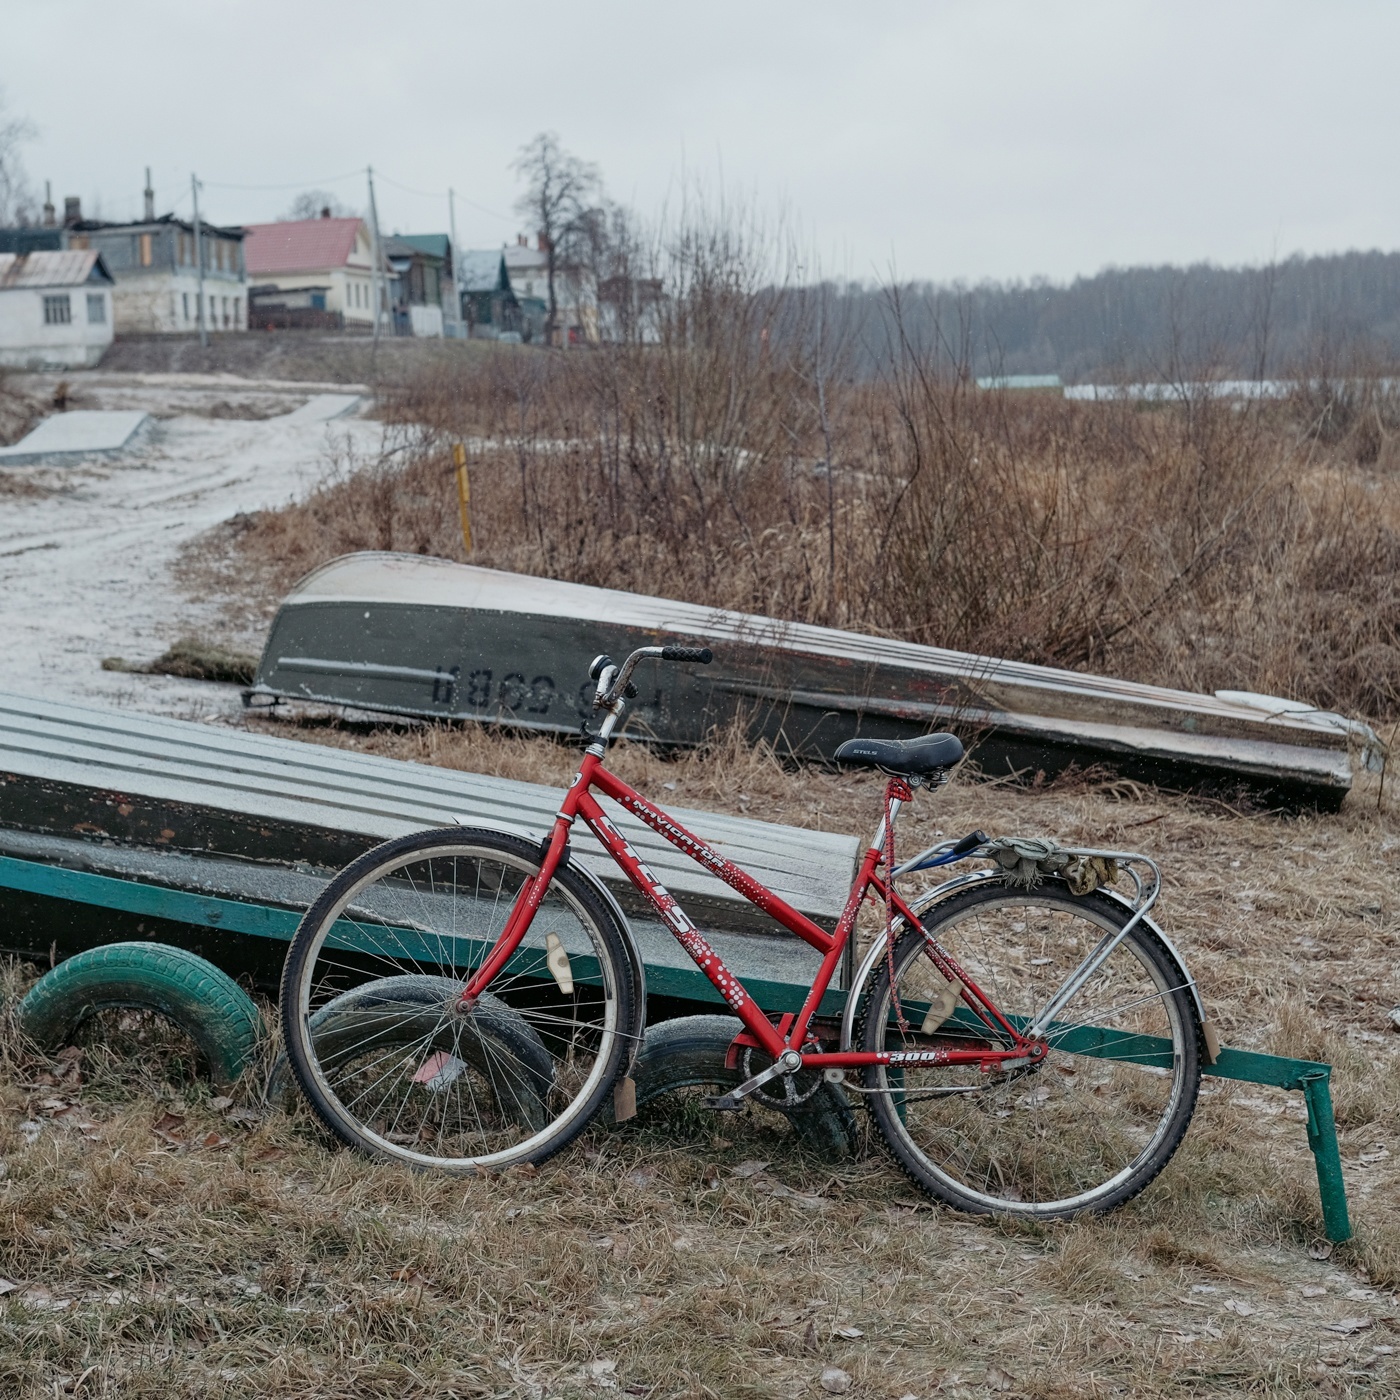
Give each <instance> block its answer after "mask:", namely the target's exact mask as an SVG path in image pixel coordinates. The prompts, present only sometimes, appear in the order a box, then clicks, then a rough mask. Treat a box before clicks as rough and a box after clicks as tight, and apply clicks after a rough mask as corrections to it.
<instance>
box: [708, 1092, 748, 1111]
mask: <svg viewBox="0 0 1400 1400" xmlns="http://www.w3.org/2000/svg"><path fill="white" fill-rule="evenodd" d="M705 1103H706V1104H707V1105H708V1106H709V1107H710V1108H712V1109H714V1111H715V1112H716V1113H738V1111H739V1110H740V1109H741V1108H743V1106H744V1101H743V1099H741V1098H739V1097H737V1096H736V1095H734V1094H713V1095H712V1094H706V1095H705Z"/></svg>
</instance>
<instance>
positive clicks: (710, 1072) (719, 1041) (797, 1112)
mask: <svg viewBox="0 0 1400 1400" xmlns="http://www.w3.org/2000/svg"><path fill="white" fill-rule="evenodd" d="M743 1029H744V1025H743V1022H742V1021H740V1020H739V1019H738V1018H737V1017H735V1016H681V1017H679V1018H678V1019H676V1020H674V1021H661V1022H659V1023H658V1024H656V1025H654V1026H648V1027H647V1032H646V1039H645V1041H644V1042H643V1043H642V1048H641V1050H640V1052H639V1053H638V1055H637V1059H636V1063H635V1064H634V1065H633V1067H632V1078H633V1081H634V1082H635V1083H636V1086H637V1107H638V1108H639V1109H641V1108H644V1107H645V1106H646V1105H647V1104H649V1103H653V1102H655V1101H656V1100H657V1099H659V1098H661V1097H662V1095H664V1094H671V1093H675V1092H676V1091H677V1090H680V1089H707V1090H710V1091H712V1092H715V1093H725V1092H726V1091H728V1090H729V1089H732V1088H734V1087H735V1086H736V1085H737V1084H740V1083H741V1082H742V1081H743V1078H744V1076H743V1073H742V1072H741V1071H740V1070H739V1069H737V1068H736V1069H726V1068H725V1064H724V1061H725V1056H726V1055H727V1054H728V1053H729V1047H730V1045H731V1044H732V1043H733V1040H734V1037H735V1036H736V1035H738V1034H739V1033H740V1032H741V1031H742V1030H743ZM751 1102H762V1101H759V1100H752V1101H751ZM762 1106H764V1107H770V1108H772V1105H769V1104H767V1103H763V1105H762ZM772 1111H774V1112H782V1113H783V1116H784V1117H785V1118H786V1119H787V1120H788V1122H789V1123H790V1124H791V1125H792V1130H793V1135H794V1136H795V1137H796V1138H797V1141H798V1142H799V1143H801V1144H802V1146H803V1147H805V1148H806V1149H807V1150H808V1151H811V1152H815V1153H818V1154H819V1155H821V1156H823V1157H827V1158H831V1159H833V1160H838V1159H840V1158H843V1157H849V1156H851V1155H853V1154H854V1152H855V1150H856V1145H857V1131H858V1130H857V1126H856V1120H855V1115H854V1114H853V1113H852V1112H851V1108H850V1105H849V1104H848V1103H847V1101H846V1096H845V1094H843V1093H842V1092H841V1089H840V1088H839V1087H838V1086H837V1085H834V1084H822V1085H821V1086H820V1087H819V1088H818V1089H817V1090H816V1092H815V1093H813V1094H812V1096H811V1097H810V1098H808V1099H806V1100H805V1101H804V1102H803V1103H801V1104H799V1105H797V1106H796V1107H795V1108H794V1109H792V1110H791V1111H784V1110H781V1109H777V1108H773V1109H772Z"/></svg>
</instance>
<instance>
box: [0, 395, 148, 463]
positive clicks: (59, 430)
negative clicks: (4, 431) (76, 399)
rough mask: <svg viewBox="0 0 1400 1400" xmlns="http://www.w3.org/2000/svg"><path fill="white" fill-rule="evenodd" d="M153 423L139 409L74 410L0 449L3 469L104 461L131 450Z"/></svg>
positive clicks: (57, 414) (46, 419) (45, 420)
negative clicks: (116, 453) (94, 459)
mask: <svg viewBox="0 0 1400 1400" xmlns="http://www.w3.org/2000/svg"><path fill="white" fill-rule="evenodd" d="M150 422H151V415H150V414H149V413H142V412H141V411H140V410H138V409H130V410H123V411H119V412H105V411H102V410H98V409H75V410H74V411H73V412H71V413H56V414H54V416H53V417H52V418H45V419H44V421H43V422H42V423H40V424H39V426H38V427H37V428H35V429H34V431H33V432H32V433H30V434H28V436H26V437H23V438H21V439H20V440H19V441H18V442H17V443H15V444H14V446H13V447H0V466H25V465H30V464H34V465H43V466H61V465H63V464H64V463H65V462H69V461H78V460H79V459H80V458H83V457H99V456H100V457H105V456H110V455H111V454H112V453H115V452H121V451H123V450H124V449H125V448H128V447H130V446H131V445H132V444H133V443H134V442H135V440H136V438H137V435H138V434H140V433H141V432H142V431H143V430H144V429H145V428H146V427H147V426H148V425H149V424H150Z"/></svg>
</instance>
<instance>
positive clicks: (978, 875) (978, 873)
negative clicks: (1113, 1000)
mask: <svg viewBox="0 0 1400 1400" xmlns="http://www.w3.org/2000/svg"><path fill="white" fill-rule="evenodd" d="M1001 875H1002V872H1001V871H1000V870H974V871H972V872H970V873H969V874H966V875H957V876H955V877H954V878H953V879H951V880H945V881H944V882H943V883H942V884H941V885H936V886H935V887H934V888H933V889H931V890H929V891H927V893H925V894H922V895H920V896H919V898H918V899H917V900H915V901H914V903H912V904H911V905H910V906H909V907H910V908H911V909H912V910H913V911H914V913H916V914H919V915H922V914H923V912H924V911H925V910H926V909H929V908H932V906H933V905H935V904H937V903H938V902H939V900H941V899H943V898H945V897H946V896H948V895H950V894H953V893H955V892H956V891H957V890H961V889H966V888H967V886H969V885H972V884H976V883H978V882H979V881H981V880H994V879H999V878H1000V877H1001ZM1099 893H1101V894H1104V895H1107V896H1108V898H1109V899H1112V900H1113V901H1114V902H1115V903H1117V904H1120V905H1121V906H1122V907H1123V908H1124V909H1127V910H1131V909H1132V907H1133V903H1132V900H1130V899H1127V898H1125V897H1124V896H1123V895H1121V894H1119V893H1118V892H1117V891H1116V890H1112V889H1107V888H1105V887H1103V886H1100V888H1099ZM1139 922H1140V923H1141V924H1142V925H1143V926H1144V927H1146V928H1149V929H1151V930H1152V932H1153V933H1154V934H1156V936H1157V938H1158V939H1159V940H1160V942H1161V944H1162V947H1163V948H1164V949H1165V950H1166V952H1167V954H1168V956H1169V957H1170V958H1171V960H1172V962H1173V963H1174V964H1175V966H1176V969H1177V974H1178V976H1179V977H1180V978H1181V983H1182V985H1183V986H1184V987H1186V988H1188V989H1189V991H1190V993H1191V1000H1192V1002H1193V1003H1194V1005H1195V1007H1196V1014H1197V1016H1199V1017H1200V1018H1201V1024H1202V1025H1205V1024H1206V1023H1207V1022H1208V1021H1209V1020H1210V1017H1209V1016H1207V1015H1206V1006H1205V1002H1204V1001H1203V1000H1202V999H1201V989H1200V988H1199V987H1198V986H1197V985H1196V979H1195V978H1194V977H1193V976H1192V975H1191V972H1190V970H1189V969H1188V968H1187V966H1186V959H1185V958H1183V957H1182V956H1181V953H1180V952H1179V951H1178V950H1177V947H1176V945H1175V944H1174V943H1173V942H1172V941H1171V939H1170V938H1168V937H1167V935H1166V934H1165V933H1163V932H1162V928H1161V925H1160V924H1158V923H1157V921H1156V920H1155V919H1153V918H1151V917H1144V918H1143V919H1141V920H1140V921H1139ZM903 923H904V921H903V919H900V920H898V921H897V922H896V924H895V936H896V937H898V936H899V932H900V931H901V929H902V927H903ZM884 955H885V940H884V939H883V938H876V939H875V940H874V942H872V943H871V945H870V947H869V948H867V949H866V952H865V956H864V957H863V958H862V959H861V961H860V966H859V967H857V968H856V972H855V976H854V977H852V978H851V989H850V991H849V992H848V993H847V994H846V1006H845V1009H844V1010H843V1011H842V1013H841V1049H842V1051H849V1050H850V1049H851V1048H852V1046H851V1042H852V1041H853V1040H854V1038H855V1018H856V1011H857V1009H858V1008H859V1006H860V1001H861V997H862V996H863V994H864V992H865V984H866V982H867V981H869V979H870V975H871V973H872V972H873V971H874V970H875V966H876V964H877V963H878V962H879V961H880V960H881V958H883V957H884Z"/></svg>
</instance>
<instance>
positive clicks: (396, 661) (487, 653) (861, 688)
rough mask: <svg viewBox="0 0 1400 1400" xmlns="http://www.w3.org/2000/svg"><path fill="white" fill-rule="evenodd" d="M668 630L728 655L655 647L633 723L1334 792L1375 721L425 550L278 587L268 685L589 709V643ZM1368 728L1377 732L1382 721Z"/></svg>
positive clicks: (809, 746) (257, 687)
mask: <svg viewBox="0 0 1400 1400" xmlns="http://www.w3.org/2000/svg"><path fill="white" fill-rule="evenodd" d="M658 642H679V643H689V644H692V645H707V646H710V647H711V648H713V649H714V651H715V664H714V665H712V666H710V667H708V668H702V667H696V666H684V665H681V666H666V667H656V668H653V669H650V670H648V671H646V672H644V673H640V674H639V675H638V677H637V680H638V683H639V685H640V686H641V689H642V694H641V696H640V698H639V701H638V703H637V705H636V706H635V708H634V711H633V714H632V716H631V719H630V721H629V732H630V733H632V734H634V735H638V734H644V735H650V736H652V737H654V738H656V739H657V740H659V741H661V742H664V743H669V744H682V745H685V744H695V743H698V742H700V741H701V740H702V739H703V738H704V736H705V734H706V733H707V731H709V730H710V729H711V727H712V726H714V725H716V724H723V723H727V722H729V721H732V720H733V719H734V718H735V717H736V716H737V717H742V718H743V720H744V721H745V723H746V725H747V727H748V730H749V732H750V734H751V735H752V736H753V737H755V738H758V737H763V738H766V739H769V740H771V741H772V742H774V743H775V744H777V745H778V746H779V747H780V748H782V749H784V750H785V751H787V752H790V753H793V754H796V755H799V756H812V757H818V758H824V757H829V756H830V754H831V753H832V752H833V751H834V749H835V748H836V746H837V745H838V744H840V743H841V742H842V741H844V740H845V739H849V738H852V737H854V736H856V735H865V736H870V737H876V738H906V737H911V736H914V735H918V734H925V733H928V732H930V731H932V730H936V729H944V728H951V729H955V730H957V731H959V732H960V733H962V734H963V735H964V736H965V737H966V738H968V739H969V740H970V741H971V742H973V743H975V745H976V753H975V756H976V759H977V761H978V762H979V764H980V765H981V766H982V767H983V768H985V769H988V770H990V771H993V772H1007V771H1016V772H1024V771H1027V770H1028V771H1029V772H1030V773H1032V774H1033V773H1035V772H1036V771H1040V770H1043V771H1045V772H1046V773H1055V772H1058V771H1061V770H1063V769H1064V768H1065V767H1067V766H1069V765H1070V764H1078V765H1080V766H1087V765H1089V764H1098V763H1102V764H1107V765H1109V766H1111V767H1112V768H1114V769H1115V770H1116V771H1118V772H1121V773H1123V774H1125V775H1126V776H1130V777H1135V778H1140V779H1143V780H1146V781H1151V782H1158V783H1162V784H1163V785H1165V786H1169V787H1176V788H1189V787H1202V786H1204V787H1214V788H1217V789H1219V788H1246V789H1249V790H1250V791H1252V792H1253V793H1254V794H1255V795H1256V796H1257V797H1258V798H1259V799H1261V800H1264V801H1268V802H1273V803H1278V804H1280V805H1288V806H1317V807H1323V808H1335V807H1336V806H1338V805H1339V804H1340V803H1341V801H1342V799H1343V797H1344V796H1345V795H1346V793H1347V791H1348V790H1349V788H1350V786H1351V781H1352V760H1353V756H1354V755H1355V754H1356V753H1357V751H1358V749H1359V748H1364V747H1365V746H1366V745H1367V744H1369V743H1374V735H1370V733H1369V731H1368V730H1365V727H1364V726H1357V725H1354V724H1351V723H1349V722H1348V721H1346V720H1344V719H1342V718H1341V717H1340V716H1336V715H1328V714H1320V713H1318V712H1316V711H1300V710H1298V709H1297V708H1296V707H1288V706H1287V704H1286V702H1280V703H1279V705H1278V707H1277V708H1276V709H1273V710H1270V709H1268V708H1261V706H1260V704H1259V703H1258V701H1259V697H1254V699H1253V701H1250V702H1246V701H1242V700H1240V699H1238V698H1223V697H1220V696H1212V695H1197V694H1192V693H1189V692H1185V691H1177V690H1170V689H1167V688H1164V687H1160V686H1148V685H1140V684H1137V683H1135V682H1131V681H1122V680H1115V679H1112V678H1109V677H1102V676H1092V675H1084V674H1081V673H1079V672H1076V671H1064V670H1056V669H1054V668H1050V667H1044V666H1033V665H1029V664H1027V663H1023V662H1015V661H1005V660H998V659H996V658H994V657H983V656H972V655H968V654H966V653H962V652H954V651H948V650H945V649H943V648H939V647H928V646H918V645H915V644H913V643H909V642H901V641H897V640H893V639H889V638H881V637H872V636H865V635H861V634H858V633H852V632H843V631H838V630H836V629H833V628H825V627H815V626H811V625H808V624H803V623H791V622H783V621H780V620H778V619H774V618H767V617H759V616H754V615H749V614H741V613H732V612H725V611H721V610H716V609H711V608H705V607H701V606H698V605H696V604H692V603H683V602H677V601H673V600H669V599H664V598H651V597H644V596H641V595H637V594H630V593H621V592H616V591H613V590H610V589H603V588H591V587H587V586H584V585H580V584H568V583H560V582H557V581H555V580H550V579H539V578H533V577H528V576H525V575H520V574H509V573H501V572H498V571H496V570H491V569H481V568H476V567H474V566H470V565H463V564H453V563H451V562H449V561H446V560H441V559H431V558H425V557H423V556H419V555H398V554H382V553H361V554H352V555H347V556H344V557H343V558H340V559H336V560H333V561H331V562H330V563H328V564H326V565H323V566H322V567H321V568H320V569H317V570H316V571H314V572H313V573H311V574H309V575H308V576H307V577H306V578H305V579H303V580H302V581H301V582H300V583H299V584H298V585H297V587H296V588H295V589H293V591H292V592H291V593H290V594H289V595H288V597H287V598H286V599H285V601H284V602H283V604H282V606H281V608H280V609H279V611H278V613H277V616H276V618H275V619H274V621H273V624H272V627H271V629H270V631H269V634H268V639H267V644H266V646H265V647H264V650H263V655H262V658H261V661H260V663H259V667H258V671H257V675H256V677H255V679H254V684H253V686H252V687H251V689H250V690H249V691H248V692H247V698H248V700H249V702H250V703H252V704H259V703H275V702H278V701H280V700H283V699H296V700H304V701H311V702H316V703H323V704H332V705H342V706H348V707H351V708H354V709H360V710H366V711H371V712H379V713H385V714H395V715H411V716H421V717H424V718H441V719H474V720H481V721H490V722H500V723H507V724H510V725H513V726H517V727H522V728H526V729H541V730H546V731H550V732H554V733H563V732H569V731H573V730H577V728H578V727H579V724H580V722H581V721H582V720H583V719H584V718H585V717H586V715H587V713H588V700H589V697H590V695H591V685H590V684H589V683H588V682H587V680H586V674H587V667H588V663H589V661H590V660H591V658H592V657H593V656H594V655H596V654H597V653H598V652H600V651H606V652H609V653H610V654H611V655H613V656H614V657H617V658H618V659H621V657H622V656H623V655H624V654H625V653H626V652H627V651H628V650H630V649H631V648H632V647H635V646H641V645H650V644H655V643H658ZM1367 736H1369V738H1368V737H1367Z"/></svg>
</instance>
